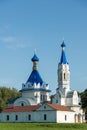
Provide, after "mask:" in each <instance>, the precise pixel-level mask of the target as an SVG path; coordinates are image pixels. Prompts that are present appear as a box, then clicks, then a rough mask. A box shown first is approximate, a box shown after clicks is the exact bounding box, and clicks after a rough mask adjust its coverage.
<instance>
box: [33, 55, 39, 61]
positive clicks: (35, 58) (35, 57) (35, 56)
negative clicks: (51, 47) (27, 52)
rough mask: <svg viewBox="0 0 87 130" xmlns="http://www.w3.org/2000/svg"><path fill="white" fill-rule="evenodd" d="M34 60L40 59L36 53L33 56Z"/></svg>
mask: <svg viewBox="0 0 87 130" xmlns="http://www.w3.org/2000/svg"><path fill="white" fill-rule="evenodd" d="M31 60H32V61H39V58H38V57H37V55H36V54H34V56H33V58H32V59H31Z"/></svg>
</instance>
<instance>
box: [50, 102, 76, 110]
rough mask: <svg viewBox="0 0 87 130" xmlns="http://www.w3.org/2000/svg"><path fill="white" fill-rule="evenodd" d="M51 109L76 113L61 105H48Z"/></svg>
mask: <svg viewBox="0 0 87 130" xmlns="http://www.w3.org/2000/svg"><path fill="white" fill-rule="evenodd" d="M48 106H49V107H51V108H53V109H55V110H58V111H70V112H74V111H73V110H71V109H70V108H68V107H66V106H61V105H57V104H48Z"/></svg>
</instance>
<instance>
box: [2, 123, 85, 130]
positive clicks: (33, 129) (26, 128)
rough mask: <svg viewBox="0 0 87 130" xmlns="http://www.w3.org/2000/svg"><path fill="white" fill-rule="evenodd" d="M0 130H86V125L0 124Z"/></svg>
mask: <svg viewBox="0 0 87 130" xmlns="http://www.w3.org/2000/svg"><path fill="white" fill-rule="evenodd" d="M0 130H87V124H64V123H60V124H57V123H0Z"/></svg>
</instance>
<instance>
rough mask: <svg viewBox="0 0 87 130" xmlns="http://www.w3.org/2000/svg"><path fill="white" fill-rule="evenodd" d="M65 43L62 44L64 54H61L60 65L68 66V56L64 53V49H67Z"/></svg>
mask: <svg viewBox="0 0 87 130" xmlns="http://www.w3.org/2000/svg"><path fill="white" fill-rule="evenodd" d="M65 46H66V45H65V43H64V42H63V43H62V44H61V47H62V54H61V59H60V64H67V63H68V62H67V59H66V55H65V51H64V47H65Z"/></svg>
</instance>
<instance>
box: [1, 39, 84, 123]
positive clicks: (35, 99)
mask: <svg viewBox="0 0 87 130" xmlns="http://www.w3.org/2000/svg"><path fill="white" fill-rule="evenodd" d="M65 47H66V46H65V43H64V41H63V42H62V44H61V48H62V54H61V58H60V62H59V64H58V71H57V73H58V87H57V89H56V93H55V94H54V95H53V96H52V98H50V92H51V90H50V89H49V85H48V84H47V83H45V82H44V81H43V79H42V78H41V76H40V74H39V71H38V61H39V58H38V57H37V55H36V54H34V56H33V58H32V59H31V60H32V62H33V67H32V72H31V74H30V76H29V78H28V80H27V82H26V83H25V84H22V89H21V90H20V92H21V93H22V96H21V97H19V98H16V99H14V100H12V101H11V102H9V103H8V106H7V107H6V108H5V109H4V110H3V111H2V112H1V113H0V122H56V123H82V122H84V116H85V114H84V113H83V110H82V109H81V106H80V105H79V102H78V93H77V91H72V90H71V89H70V70H69V63H68V62H67V58H66V55H65Z"/></svg>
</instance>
